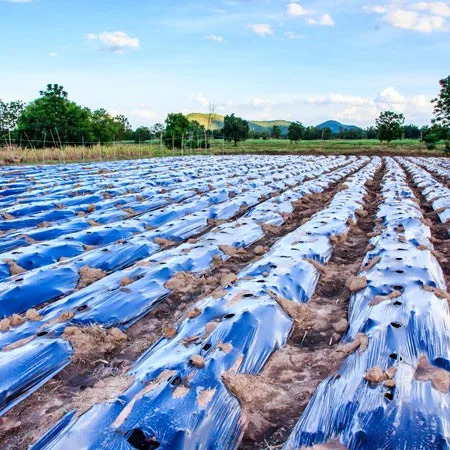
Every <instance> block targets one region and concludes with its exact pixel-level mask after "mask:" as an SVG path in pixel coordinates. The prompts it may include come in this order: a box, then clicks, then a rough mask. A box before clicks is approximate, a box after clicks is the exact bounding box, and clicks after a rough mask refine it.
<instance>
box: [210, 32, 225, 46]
mask: <svg viewBox="0 0 450 450" xmlns="http://www.w3.org/2000/svg"><path fill="white" fill-rule="evenodd" d="M205 39H208V41H214V42H218V43H219V44H223V43H224V42H225V39H224V38H223V36H220V35H218V34H208V35H207V36H205Z"/></svg>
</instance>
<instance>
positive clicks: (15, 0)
mask: <svg viewBox="0 0 450 450" xmlns="http://www.w3.org/2000/svg"><path fill="white" fill-rule="evenodd" d="M1 1H3V2H7V3H31V2H32V1H33V0H1Z"/></svg>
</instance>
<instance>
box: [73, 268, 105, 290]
mask: <svg viewBox="0 0 450 450" xmlns="http://www.w3.org/2000/svg"><path fill="white" fill-rule="evenodd" d="M78 273H79V275H80V279H79V281H78V285H77V289H83V288H85V287H86V286H89V285H91V284H92V283H95V282H96V281H98V280H101V279H102V278H104V277H105V276H106V272H104V271H103V270H101V269H94V268H93V267H89V266H83V267H82V268H81V269H80V270H79V272H78Z"/></svg>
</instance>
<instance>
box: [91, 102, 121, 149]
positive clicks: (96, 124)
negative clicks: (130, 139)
mask: <svg viewBox="0 0 450 450" xmlns="http://www.w3.org/2000/svg"><path fill="white" fill-rule="evenodd" d="M91 130H92V138H91V139H92V141H93V142H100V143H102V144H109V143H111V142H114V141H117V140H120V139H121V138H122V136H123V124H121V123H120V122H119V121H118V120H116V119H115V118H114V117H113V116H112V115H111V114H110V113H109V112H108V111H106V109H103V108H100V109H97V110H95V111H94V112H93V113H92V115H91Z"/></svg>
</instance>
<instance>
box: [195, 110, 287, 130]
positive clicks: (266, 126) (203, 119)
mask: <svg viewBox="0 0 450 450" xmlns="http://www.w3.org/2000/svg"><path fill="white" fill-rule="evenodd" d="M186 117H187V118H188V119H189V120H191V121H193V120H196V121H197V122H198V123H199V124H200V125H203V126H204V127H205V128H208V119H209V114H202V113H191V114H188V115H187V116H186ZM211 121H212V126H211V128H212V129H213V130H220V129H221V128H223V121H224V116H221V115H220V114H213V116H212V117H211ZM248 124H249V126H250V130H253V131H258V132H264V131H265V132H270V131H271V130H272V127H273V126H275V125H277V126H279V127H280V128H281V133H283V134H287V131H288V128H289V124H290V122H287V121H286V120H266V121H265V120H249V121H248Z"/></svg>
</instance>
